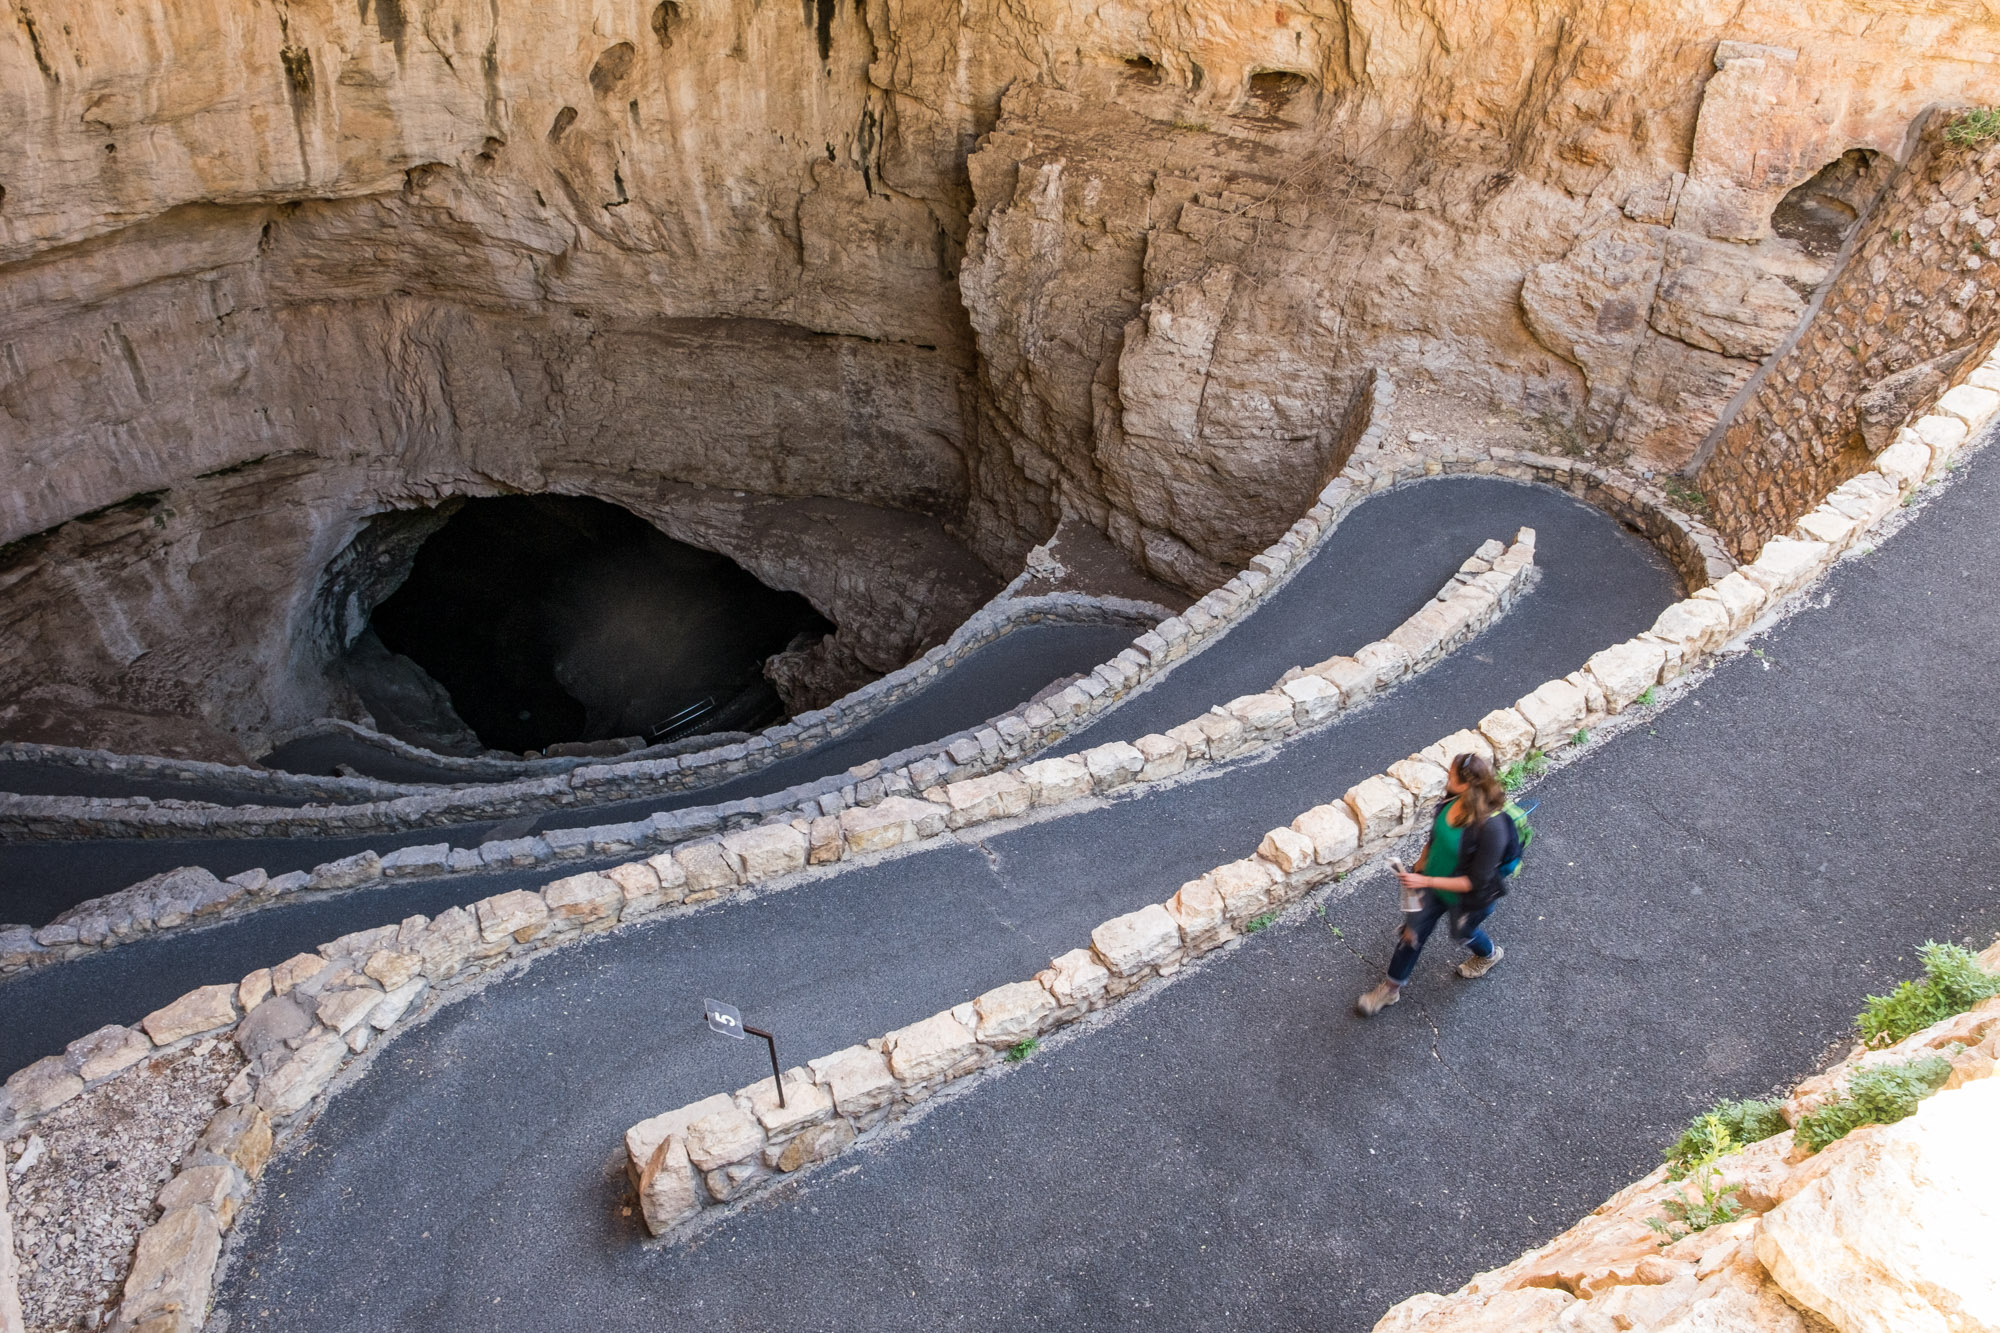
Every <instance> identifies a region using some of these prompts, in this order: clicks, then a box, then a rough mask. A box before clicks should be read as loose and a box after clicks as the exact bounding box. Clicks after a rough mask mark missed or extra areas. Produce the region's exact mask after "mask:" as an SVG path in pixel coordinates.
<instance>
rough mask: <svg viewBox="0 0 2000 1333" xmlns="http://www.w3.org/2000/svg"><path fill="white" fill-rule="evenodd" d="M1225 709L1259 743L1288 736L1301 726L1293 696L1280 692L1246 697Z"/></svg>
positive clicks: (1231, 701) (1226, 706) (1230, 702)
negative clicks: (1296, 715)
mask: <svg viewBox="0 0 2000 1333" xmlns="http://www.w3.org/2000/svg"><path fill="white" fill-rule="evenodd" d="M1222 707H1223V711H1224V712H1226V713H1228V714H1229V715H1230V716H1231V717H1233V718H1235V719H1236V720H1237V721H1239V722H1241V723H1242V724H1243V730H1244V731H1245V732H1246V733H1247V734H1248V735H1249V736H1250V737H1252V738H1253V739H1254V740H1255V741H1256V742H1258V743H1262V742H1264V741H1269V740H1274V739H1276V738H1277V737H1279V736H1284V735H1287V734H1288V733H1290V732H1291V731H1292V730H1293V729H1294V728H1295V727H1296V726H1297V725H1298V723H1297V721H1296V720H1295V719H1294V716H1293V710H1294V708H1295V707H1296V705H1295V704H1294V703H1293V700H1292V698H1291V696H1290V695H1288V694H1285V693H1284V692H1282V691H1280V690H1269V691H1266V692H1264V693H1262V694H1245V695H1242V696H1240V697H1238V698H1235V699H1231V700H1230V701H1229V702H1228V703H1226V704H1224V705H1223V706H1222Z"/></svg>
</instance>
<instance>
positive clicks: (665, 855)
mask: <svg viewBox="0 0 2000 1333" xmlns="http://www.w3.org/2000/svg"><path fill="white" fill-rule="evenodd" d="M645 866H646V868H647V869H648V870H650V871H652V872H653V875H654V878H656V879H658V880H659V881H660V902H661V903H662V904H673V903H682V902H686V901H687V895H688V882H687V871H685V870H683V869H681V863H680V862H679V861H676V860H674V854H673V853H672V852H661V853H660V854H659V855H657V856H649V857H647V858H646V860H645ZM620 883H623V881H622V880H621V881H620Z"/></svg>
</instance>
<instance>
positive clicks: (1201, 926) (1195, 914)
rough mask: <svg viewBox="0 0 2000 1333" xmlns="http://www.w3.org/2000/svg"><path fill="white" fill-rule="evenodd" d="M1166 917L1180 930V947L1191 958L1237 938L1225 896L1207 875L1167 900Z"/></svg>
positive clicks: (1195, 880) (1190, 881)
mask: <svg viewBox="0 0 2000 1333" xmlns="http://www.w3.org/2000/svg"><path fill="white" fill-rule="evenodd" d="M1167 915H1168V916H1171V917H1172V918H1173V919H1174V924H1175V925H1177V926H1179V927H1180V932H1181V945H1182V947H1183V948H1184V949H1185V950H1186V951H1187V952H1188V953H1189V954H1198V953H1205V952H1207V951H1208V950H1210V949H1213V948H1215V947H1216V946H1217V945H1220V944H1226V943H1228V942H1229V941H1230V940H1232V939H1234V938H1235V937H1236V932H1235V930H1233V929H1232V928H1231V927H1230V924H1229V913H1228V911H1227V909H1226V908H1225V907H1224V906H1223V902H1222V895H1221V894H1220V893H1218V892H1217V891H1216V888H1215V884H1214V882H1213V881H1211V880H1210V879H1209V878H1208V877H1207V876H1206V875H1204V876H1202V877H1201V878H1200V879H1191V880H1189V881H1188V882H1187V883H1185V884H1183V885H1181V887H1180V889H1179V890H1178V891H1177V892H1175V894H1174V896H1173V897H1171V898H1169V899H1168V900H1167Z"/></svg>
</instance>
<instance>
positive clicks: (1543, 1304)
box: [1374, 1287, 1576, 1333]
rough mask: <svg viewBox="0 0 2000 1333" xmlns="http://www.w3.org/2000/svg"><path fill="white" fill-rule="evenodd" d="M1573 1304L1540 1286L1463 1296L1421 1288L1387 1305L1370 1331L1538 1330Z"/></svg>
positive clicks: (1485, 1332)
mask: <svg viewBox="0 0 2000 1333" xmlns="http://www.w3.org/2000/svg"><path fill="white" fill-rule="evenodd" d="M1575 1304H1576V1297H1574V1296H1572V1295H1570V1294H1569V1293H1568V1292H1566V1291H1551V1290H1548V1289H1547V1288H1542V1287H1532V1288H1528V1289H1525V1290H1521V1291H1497V1292H1494V1293H1492V1294H1491V1295H1486V1296H1472V1297H1465V1298H1454V1297H1451V1296H1436V1295H1432V1294H1431V1293H1429V1292H1425V1293H1423V1294H1421V1295H1417V1296H1412V1297H1410V1298H1409V1299H1408V1300H1406V1301H1403V1302H1401V1303H1399V1304H1397V1305H1394V1306H1391V1307H1390V1309H1389V1312H1388V1313H1387V1314H1385V1315H1383V1316H1382V1317H1381V1318H1380V1319H1378V1320H1377V1321H1376V1322H1375V1328H1374V1333H1540V1331H1541V1330H1553V1329H1555V1328H1557V1327H1558V1325H1557V1323H1556V1320H1557V1318H1558V1317H1559V1316H1561V1315H1562V1314H1563V1312H1564V1311H1565V1310H1567V1309H1568V1308H1569V1307H1570V1306H1572V1305H1575Z"/></svg>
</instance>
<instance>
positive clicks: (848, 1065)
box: [806, 1046, 896, 1120]
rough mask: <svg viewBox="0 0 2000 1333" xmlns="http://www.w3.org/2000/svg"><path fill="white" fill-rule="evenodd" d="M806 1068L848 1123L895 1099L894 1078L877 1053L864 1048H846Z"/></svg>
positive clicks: (809, 1061)
mask: <svg viewBox="0 0 2000 1333" xmlns="http://www.w3.org/2000/svg"><path fill="white" fill-rule="evenodd" d="M806 1068H808V1069H810V1070H812V1072H813V1077H814V1078H815V1079H817V1080H819V1084H820V1086H821V1087H823V1088H825V1089H826V1090H827V1092H828V1093H829V1094H830V1095H831V1096H832V1097H833V1107H834V1109H835V1110H836V1111H838V1112H840V1114H842V1115H844V1116H846V1117H848V1118H849V1119H852V1120H860V1119H862V1118H864V1117H867V1116H872V1115H873V1114H874V1113H875V1112H877V1111H880V1110H881V1109H882V1108H884V1107H886V1106H887V1105H888V1104H889V1103H890V1102H891V1101H893V1100H895V1096H896V1076H895V1074H893V1073H892V1072H890V1069H889V1061H888V1059H887V1058H886V1057H884V1056H883V1054H882V1053H881V1052H880V1051H877V1050H872V1049H870V1048H869V1047H866V1046H849V1047H846V1048H845V1049H843V1050H838V1051H835V1052H834V1053H833V1054H831V1055H822V1056H821V1057H820V1058H819V1059H817V1060H808V1061H807V1062H806Z"/></svg>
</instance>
